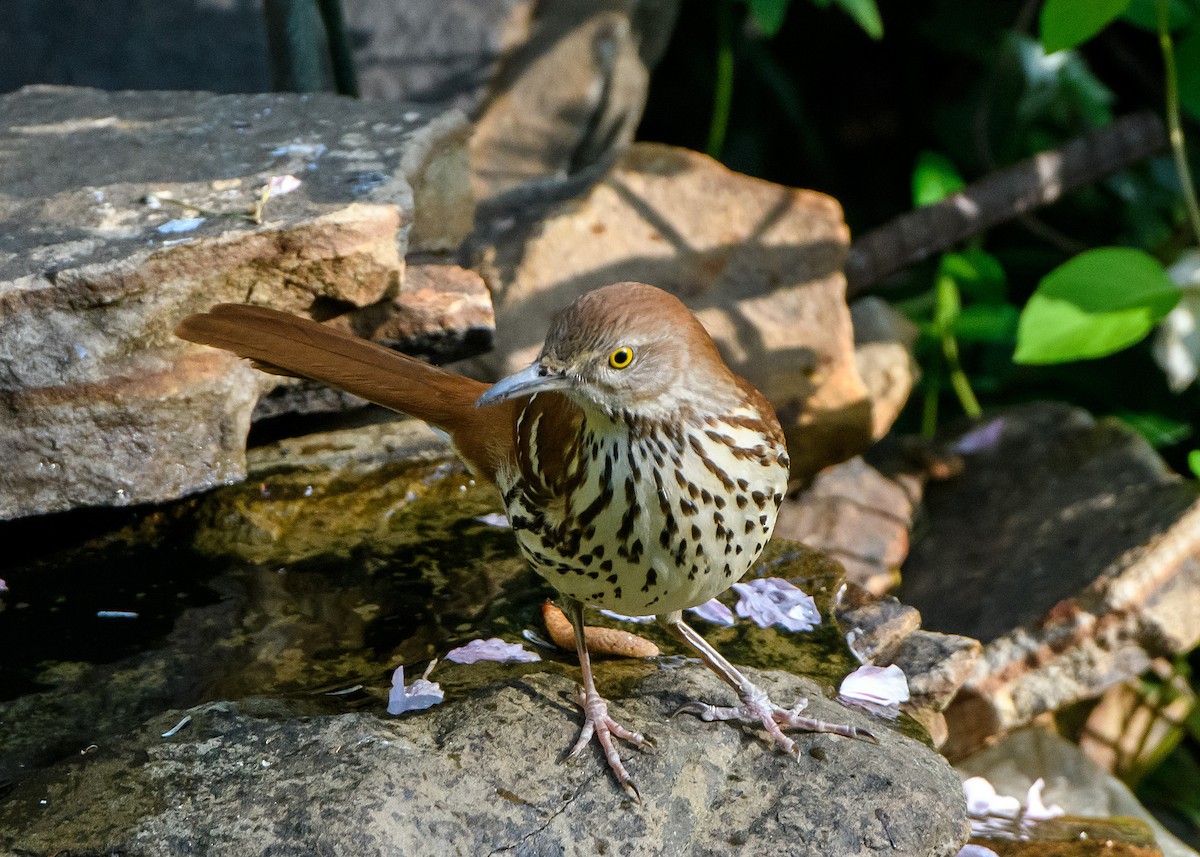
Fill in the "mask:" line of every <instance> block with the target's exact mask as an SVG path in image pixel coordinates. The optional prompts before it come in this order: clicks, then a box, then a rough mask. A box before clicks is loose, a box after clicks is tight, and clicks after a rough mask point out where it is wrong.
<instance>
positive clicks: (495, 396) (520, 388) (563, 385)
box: [475, 363, 571, 408]
mask: <svg viewBox="0 0 1200 857" xmlns="http://www.w3.org/2000/svg"><path fill="white" fill-rule="evenodd" d="M570 384H571V380H570V379H569V378H568V377H567V376H566V375H563V374H562V373H561V372H555V371H553V370H551V369H547V368H546V367H545V366H543V365H542V364H541V363H534V364H533V365H532V366H528V367H526V368H525V369H522V370H521V371H520V372H517V373H516V374H514V375H509V376H508V377H507V378H501V379H500V380H499V381H497V382H496V383H495V384H493V385H492V386H491V387H490V388H489V389H488V390H487V391H486V392H485V393H484V394H483V395H482V396H480V397H479V398H478V399H476V400H475V407H477V408H486V407H487V406H488V405H498V404H500V403H501V402H507V401H508V400H509V399H515V398H517V397H518V396H532V395H533V394H534V393H545V392H549V391H551V390H565V389H567V387H569V386H570Z"/></svg>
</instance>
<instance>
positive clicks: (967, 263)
mask: <svg viewBox="0 0 1200 857" xmlns="http://www.w3.org/2000/svg"><path fill="white" fill-rule="evenodd" d="M939 273H940V274H941V275H942V276H945V277H952V278H953V279H954V282H956V283H958V287H959V289H961V290H962V292H963V294H965V295H967V296H968V297H970V298H971V299H973V300H977V301H982V302H984V303H989V304H1002V303H1004V300H1005V294H1006V292H1007V285H1008V283H1007V280H1008V278H1007V277H1006V275H1005V273H1004V267H1003V266H1002V265H1001V264H1000V260H998V259H997V258H996V257H995V256H993V255H992V254H991V253H988V252H987V251H985V250H963V251H962V252H961V253H947V254H945V255H944V256H942V261H941V268H940V271H939Z"/></svg>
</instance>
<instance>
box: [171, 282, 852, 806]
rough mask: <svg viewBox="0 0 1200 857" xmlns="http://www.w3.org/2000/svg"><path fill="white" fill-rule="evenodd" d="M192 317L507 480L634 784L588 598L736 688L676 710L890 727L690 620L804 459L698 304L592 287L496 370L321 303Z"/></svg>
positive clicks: (743, 560) (646, 290)
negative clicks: (390, 340) (501, 372)
mask: <svg viewBox="0 0 1200 857" xmlns="http://www.w3.org/2000/svg"><path fill="white" fill-rule="evenodd" d="M176 334H177V335H178V336H179V337H181V338H183V339H185V340H189V341H191V342H194V343H199V344H203V345H209V346H214V347H217V348H222V349H225V350H227V351H231V352H233V353H234V354H237V355H239V356H241V357H244V358H249V359H250V360H251V361H253V363H254V365H256V366H258V367H259V368H261V369H264V370H266V371H269V372H274V373H277V374H284V375H293V376H301V377H306V378H310V379H313V380H316V381H320V382H323V383H325V384H328V385H331V386H333V387H336V388H339V389H342V390H345V391H348V392H350V393H354V394H355V395H358V396H360V397H362V398H364V399H366V400H368V401H370V402H374V403H376V404H378V405H382V406H383V407H385V408H390V409H392V410H395V411H399V412H401V413H404V414H408V415H410V416H412V417H416V418H418V419H421V420H424V421H425V422H427V423H429V424H430V425H431V426H433V427H434V428H435V429H437V430H440V431H441V432H443V433H444V434H446V435H447V436H448V437H449V439H450V442H451V444H452V445H453V447H454V450H455V452H456V453H457V454H458V456H459V457H460V458H461V459H462V460H463V462H464V463H465V464H466V466H467V467H468V469H470V470H471V471H472V473H473V475H474V476H475V477H476V478H477V479H480V480H483V481H485V482H488V483H490V484H492V485H494V486H495V487H496V489H497V490H498V492H499V494H500V497H501V499H502V501H503V504H504V508H505V511H506V512H507V515H508V519H509V522H510V523H511V525H512V529H513V532H514V533H515V535H516V539H517V543H518V545H519V547H520V550H521V553H522V554H523V555H524V557H525V559H526V560H527V561H528V563H529V565H530V566H532V568H533V570H534V571H535V572H537V573H538V574H539V575H541V577H543V578H544V579H545V580H546V581H548V582H549V584H550V585H551V586H552V587H553V588H554V589H556V590H557V591H558V592H559V594H560V596H561V601H562V603H563V606H564V612H565V613H566V614H567V616H568V618H569V619H570V621H571V625H572V627H573V630H574V636H575V646H576V651H577V654H578V657H579V664H580V670H581V677H582V683H581V684H580V685H579V687H578V702H579V705H580V707H581V709H582V711H583V724H582V726H581V728H580V732H579V736H578V739H577V741H576V742H575V743H574V745H573V746H572V747H571V749H570V751H569V752H568V754H567V755H568V756H569V757H574V756H578V755H579V754H580V753H581V752H582V751H583V750H584V749H585V748H586V747H587V746H588V745H589V744H590V742H591V741H592V740H593V738H594V739H595V740H596V741H597V742H598V743H599V745H600V748H601V751H602V753H603V755H604V757H605V759H606V761H607V763H608V766H609V768H610V769H611V771H612V773H613V775H614V777H615V778H616V780H617V783H618V784H619V786H620V787H621V788H623V789H624V790H625V791H626V792H627V793H628V794H629V795H630V796H632V797H633V798H635V799H637V800H639V801H640V799H641V797H640V793H639V792H638V790H637V787H636V786H635V785H634V782H633V779H632V777H631V776H630V774H629V772H628V770H627V768H626V766H625V762H624V760H623V759H622V757H621V755H620V752H619V750H618V744H617V743H616V740H615V739H620V740H622V741H625V742H627V743H629V744H631V745H632V746H634V747H636V748H638V749H639V750H643V751H647V752H649V751H652V750H653V746H654V745H653V743H652V742H651V741H650V740H649V739H647V738H646V737H645V736H644V735H643V734H642V733H640V732H637V731H634V730H632V729H630V728H627V727H626V726H624V725H623V724H621V723H620V722H618V721H617V720H616V719H614V718H613V717H612V715H611V714H610V712H609V704H608V701H607V700H606V699H605V698H604V697H603V696H601V695H600V693H599V692H598V691H597V689H596V682H595V676H594V672H593V669H592V665H591V659H590V656H589V654H588V649H587V645H586V643H585V640H584V632H583V628H584V607H585V605H590V606H594V607H600V608H606V609H609V610H612V611H615V612H618V613H621V614H624V615H633V616H655V617H657V618H658V620H659V621H660V622H661V623H663V624H664V625H665V627H666V628H667V629H668V630H669V631H670V632H671V633H672V634H673V635H674V636H675V637H676V638H677V639H678V640H680V641H681V642H682V643H684V644H685V645H686V646H688V647H689V648H690V649H692V650H693V651H694V652H695V653H696V654H697V655H698V656H699V658H700V660H701V661H702V662H703V663H705V664H706V665H707V666H708V667H709V668H711V669H712V670H713V671H714V672H715V673H716V674H717V675H718V676H720V677H721V679H723V680H724V681H725V682H726V683H727V684H728V685H729V686H730V687H731V688H732V689H733V690H734V692H735V693H736V694H737V697H738V704H737V705H734V706H717V705H712V704H709V703H705V702H700V701H695V702H689V703H686V704H684V705H683V706H681V707H680V709H679V710H678V711H677V712H676V713H677V714H678V713H690V714H694V715H696V716H698V717H700V718H701V719H703V720H706V721H714V720H736V721H742V722H745V723H749V724H758V725H761V726H762V727H763V728H764V729H765V730H766V733H767V735H768V737H769V738H770V739H771V741H772V742H773V743H774V745H775V746H776V747H778V748H779V749H781V750H783V751H784V752H786V753H791V754H797V753H798V748H797V745H796V742H795V741H794V740H793V739H792V738H791V737H789V736H788V735H787V734H786V732H785V730H794V729H798V730H805V731H811V732H829V733H833V734H838V735H843V736H846V737H849V738H861V739H865V740H871V741H874V740H876V739H875V736H874V735H872V734H871V732H870V731H869V730H867V729H864V728H862V727H855V726H848V725H842V724H837V723H827V722H824V721H820V720H816V719H813V718H809V717H805V716H803V715H802V713H801V712H802V710H803V708H804V705H805V701H804V700H801V701H799V702H798V703H797V704H796V705H794V706H792V707H791V708H783V707H781V706H779V705H776V704H775V703H774V702H773V701H772V700H771V699H770V698H769V696H768V695H767V693H766V692H765V691H764V690H763V689H762V688H760V687H759V686H758V685H756V684H755V683H754V682H752V681H751V680H750V679H749V678H747V676H746V675H745V674H744V673H743V672H742V671H741V670H739V669H738V668H737V667H735V666H734V665H733V664H732V663H731V662H730V661H728V660H727V659H726V658H725V657H724V656H723V655H721V654H720V652H718V651H717V649H716V648H714V647H713V646H712V645H711V644H709V643H708V642H707V641H706V640H705V639H704V637H703V636H701V635H700V634H699V633H698V632H697V631H696V630H695V629H693V628H692V627H691V626H690V625H688V624H687V623H686V622H685V621H684V619H683V611H684V610H686V609H687V608H689V607H695V606H697V605H699V604H703V603H704V602H706V601H708V600H710V599H711V598H714V597H715V596H717V595H720V594H721V593H723V592H725V591H726V590H727V589H729V588H730V587H731V586H732V585H733V584H734V583H736V582H737V581H738V580H739V579H741V578H742V576H743V575H745V574H746V572H747V571H748V570H749V569H750V568H751V566H752V565H753V563H754V562H755V560H756V559H757V558H758V556H759V555H760V553H761V552H762V550H763V547H764V546H765V545H766V543H767V541H768V539H769V538H770V537H771V534H772V531H773V529H774V526H775V519H776V516H777V514H778V512H779V507H780V504H781V502H782V501H783V498H784V494H785V493H786V490H787V484H788V478H789V459H788V453H787V449H786V444H785V441H784V435H783V431H782V429H781V427H780V424H779V421H778V419H777V417H776V415H775V411H774V409H773V408H772V406H771V404H770V402H768V401H767V399H766V397H765V396H763V394H762V393H760V392H759V391H758V390H757V389H755V388H754V387H753V386H752V385H751V384H750V383H749V382H748V381H746V380H744V379H743V378H741V377H739V376H737V375H736V374H734V372H733V371H732V370H731V369H730V368H729V367H728V366H727V365H726V363H725V361H724V360H723V359H722V357H721V355H720V353H719V352H718V350H717V347H716V344H715V343H714V342H713V340H712V338H711V337H710V336H709V334H708V332H707V331H706V330H705V329H704V327H703V325H701V323H700V321H699V320H698V319H697V318H696V316H695V315H693V314H692V312H691V311H690V310H689V309H688V308H687V307H686V305H685V304H684V303H683V302H682V301H680V300H679V299H678V298H677V297H675V296H674V295H672V294H670V293H669V292H666V291H663V290H662V289H659V288H656V287H654V286H650V285H646V284H643V283H632V282H625V283H616V284H612V285H608V286H603V287H601V288H597V289H594V290H592V291H589V292H586V293H584V294H583V295H581V296H579V297H578V298H577V299H576V300H575V301H574V302H572V303H571V304H570V305H568V306H567V307H565V308H564V309H562V310H560V311H559V312H558V314H557V315H556V316H555V317H554V319H553V320H552V322H551V325H550V329H549V331H548V333H547V336H546V339H545V343H544V345H543V347H542V349H541V352H540V354H539V355H538V357H537V359H536V360H534V361H533V363H531V364H530V365H529V366H528V367H526V368H525V369H522V370H521V371H518V372H516V373H515V374H512V375H509V376H507V377H505V378H503V379H501V380H500V381H498V382H496V383H495V384H493V385H490V386H489V385H488V384H486V383H484V382H481V381H476V380H473V379H470V378H466V377H464V376H461V375H457V374H454V373H452V372H449V371H446V370H443V369H440V368H438V367H435V366H431V365H429V364H427V363H424V362H421V361H419V360H416V359H413V358H411V357H407V356H405V355H403V354H400V353H399V352H397V351H393V350H391V349H388V348H385V347H383V346H381V345H378V344H376V343H372V342H369V341H367V340H364V339H361V338H358V337H355V336H354V335H352V334H350V333H346V332H343V331H340V330H337V329H333V328H330V327H328V326H326V325H323V324H320V323H317V322H315V321H312V320H310V319H305V318H301V317H298V316H294V315H291V314H289V313H284V312H281V311H278V310H274V309H271V308H267V307H261V306H252V305H247V304H218V305H217V306H215V307H213V308H212V309H211V310H209V311H208V312H204V313H199V314H195V315H191V316H189V317H187V318H185V319H184V320H183V321H182V322H181V323H180V324H179V326H178V328H177V329H176Z"/></svg>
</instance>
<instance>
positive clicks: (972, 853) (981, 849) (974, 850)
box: [955, 845, 1000, 857]
mask: <svg viewBox="0 0 1200 857" xmlns="http://www.w3.org/2000/svg"><path fill="white" fill-rule="evenodd" d="M955 857H1000V855H999V854H997V853H996V852H995V851H993V850H992V849H991V848H987V847H985V846H983V845H964V846H963V847H962V848H960V849H959V851H958V854H956V855H955Z"/></svg>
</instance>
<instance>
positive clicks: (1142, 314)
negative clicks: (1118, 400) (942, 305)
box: [1013, 247, 1180, 364]
mask: <svg viewBox="0 0 1200 857" xmlns="http://www.w3.org/2000/svg"><path fill="white" fill-rule="evenodd" d="M1179 294H1180V293H1179V287H1178V286H1176V285H1175V284H1174V283H1172V282H1171V280H1170V278H1169V277H1167V274H1166V272H1165V271H1164V270H1163V268H1162V265H1160V264H1159V263H1158V262H1157V261H1155V259H1154V258H1153V257H1151V256H1150V255H1149V254H1147V253H1145V252H1143V251H1141V250H1134V249H1132V248H1129V247H1102V248H1100V249H1098V250H1089V251H1087V252H1086V253H1080V254H1079V255H1078V256H1076V257H1075V258H1073V259H1071V260H1069V261H1067V262H1066V263H1064V264H1062V265H1060V266H1059V267H1057V268H1055V269H1054V270H1053V271H1051V272H1050V273H1049V274H1047V275H1046V276H1045V277H1043V278H1042V281H1041V282H1040V283H1038V287H1037V291H1035V292H1034V293H1033V296H1032V297H1031V298H1030V299H1029V303H1027V304H1026V305H1025V309H1024V310H1023V311H1022V312H1021V320H1020V323H1019V324H1018V326H1017V352H1016V354H1015V355H1014V356H1013V360H1014V361H1015V362H1017V363H1026V364H1030V363H1039V364H1042V363H1066V362H1069V361H1072V360H1089V359H1092V358H1094V357H1104V356H1106V355H1108V354H1112V353H1114V352H1116V351H1120V350H1121V349H1123V348H1128V347H1129V346H1130V345H1133V344H1134V343H1135V342H1138V341H1139V340H1141V339H1142V338H1143V337H1145V336H1146V334H1147V333H1149V332H1150V331H1151V329H1153V327H1154V325H1155V324H1157V323H1158V321H1159V320H1161V319H1162V318H1163V316H1165V315H1166V314H1167V313H1168V312H1170V311H1171V309H1172V308H1173V307H1174V306H1175V304H1176V303H1178V302H1179Z"/></svg>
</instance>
